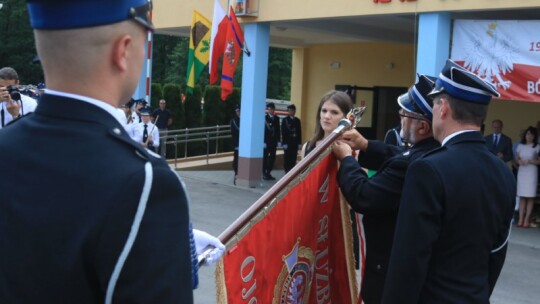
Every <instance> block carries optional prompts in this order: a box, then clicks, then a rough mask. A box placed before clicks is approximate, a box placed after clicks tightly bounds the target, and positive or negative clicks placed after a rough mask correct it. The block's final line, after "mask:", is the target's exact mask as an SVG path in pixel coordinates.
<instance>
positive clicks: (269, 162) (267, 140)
mask: <svg viewBox="0 0 540 304" xmlns="http://www.w3.org/2000/svg"><path fill="white" fill-rule="evenodd" d="M266 110H267V113H266V115H265V116H264V151H263V179H265V180H275V179H276V178H275V177H273V176H272V174H270V173H271V172H272V170H273V169H274V162H275V161H276V150H277V145H278V142H279V141H280V138H279V137H280V135H281V131H280V126H279V117H277V115H275V114H274V112H275V110H276V105H275V104H274V103H273V102H269V103H268V104H267V105H266Z"/></svg>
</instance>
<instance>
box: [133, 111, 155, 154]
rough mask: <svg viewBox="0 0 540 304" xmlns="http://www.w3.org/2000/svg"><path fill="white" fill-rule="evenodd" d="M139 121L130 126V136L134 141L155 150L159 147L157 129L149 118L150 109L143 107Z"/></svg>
mask: <svg viewBox="0 0 540 304" xmlns="http://www.w3.org/2000/svg"><path fill="white" fill-rule="evenodd" d="M139 112H140V117H141V122H140V123H136V124H134V125H133V126H132V127H131V138H133V140H134V141H136V142H138V143H139V144H141V145H142V146H143V147H146V148H147V149H148V150H150V151H152V152H155V151H156V149H157V148H158V147H159V130H158V128H157V127H156V125H154V124H153V123H152V122H151V121H150V120H151V118H150V115H151V113H152V109H150V107H144V108H142V109H141V110H140V111H139Z"/></svg>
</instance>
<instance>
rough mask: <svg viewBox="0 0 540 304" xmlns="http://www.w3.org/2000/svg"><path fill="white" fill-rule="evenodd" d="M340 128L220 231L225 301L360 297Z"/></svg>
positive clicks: (249, 303)
mask: <svg viewBox="0 0 540 304" xmlns="http://www.w3.org/2000/svg"><path fill="white" fill-rule="evenodd" d="M362 113H363V109H362ZM359 115H361V113H360V114H359ZM358 120H359V119H358ZM349 127H350V124H349ZM338 129H340V127H338V128H337V129H336V130H335V131H334V133H333V134H332V135H330V136H328V137H327V138H326V139H325V140H324V141H323V142H322V143H320V144H319V146H318V147H317V148H316V149H315V150H313V151H312V152H311V153H310V154H309V155H308V156H307V157H306V158H304V159H303V160H302V162H300V163H298V164H297V166H295V167H294V168H293V169H292V170H291V171H290V172H289V173H288V174H287V175H286V176H284V177H283V178H282V179H281V180H280V181H279V182H278V183H277V184H276V185H274V187H272V188H271V189H270V190H269V191H268V192H267V193H266V194H265V195H264V196H263V197H261V199H259V200H258V201H257V202H255V204H254V205H253V206H252V207H251V208H250V209H248V210H247V211H246V212H245V213H244V215H246V214H248V215H246V216H244V215H243V216H241V217H240V218H239V219H237V221H236V222H235V223H233V225H231V227H233V226H235V227H237V228H234V229H232V228H231V227H229V228H228V229H227V230H226V231H225V232H223V233H222V235H220V239H222V241H224V242H226V244H227V248H228V250H227V252H226V253H225V255H224V257H223V259H222V260H221V261H220V262H219V263H218V265H217V268H216V281H217V303H229V304H233V303H234V304H241V303H246V304H254V303H272V304H275V303H306V304H307V303H317V304H322V303H357V302H358V287H357V286H358V285H357V283H356V273H355V270H354V266H355V265H354V256H353V252H352V229H351V219H350V215H349V214H350V213H349V207H348V205H347V202H346V201H345V200H344V199H342V196H341V194H340V192H339V188H338V185H337V180H336V173H337V166H338V162H337V160H336V159H335V157H334V155H333V154H331V153H329V151H330V149H329V147H330V145H331V143H332V142H333V141H334V140H335V139H336V138H338V137H339V136H340V134H341V132H342V129H343V127H341V129H340V130H338ZM251 209H253V210H251ZM252 211H253V212H252ZM238 227H240V228H238ZM232 230H234V232H232Z"/></svg>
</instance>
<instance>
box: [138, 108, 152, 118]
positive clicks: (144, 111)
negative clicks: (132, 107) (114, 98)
mask: <svg viewBox="0 0 540 304" xmlns="http://www.w3.org/2000/svg"><path fill="white" fill-rule="evenodd" d="M140 113H141V116H145V115H152V109H151V108H150V107H144V108H142V109H141V111H140Z"/></svg>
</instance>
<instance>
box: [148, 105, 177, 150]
mask: <svg viewBox="0 0 540 304" xmlns="http://www.w3.org/2000/svg"><path fill="white" fill-rule="evenodd" d="M166 107H167V101H165V99H161V100H160V101H159V109H156V110H154V112H153V113H152V118H153V122H154V124H155V125H156V126H157V127H158V129H159V131H160V134H161V135H162V136H161V137H160V139H159V154H160V155H161V157H163V158H167V157H166V154H167V145H166V144H165V140H166V136H167V131H168V130H169V127H170V126H171V125H172V123H173V114H172V112H171V111H170V110H169V109H167V108H166Z"/></svg>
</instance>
